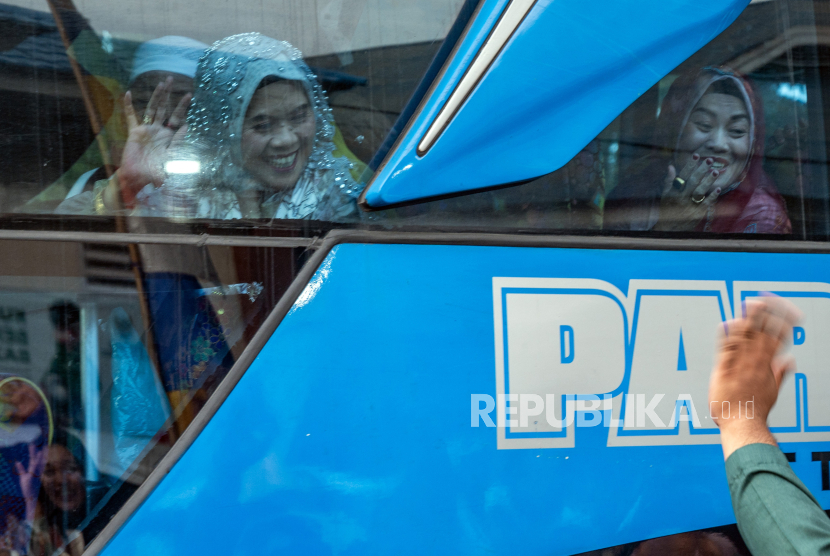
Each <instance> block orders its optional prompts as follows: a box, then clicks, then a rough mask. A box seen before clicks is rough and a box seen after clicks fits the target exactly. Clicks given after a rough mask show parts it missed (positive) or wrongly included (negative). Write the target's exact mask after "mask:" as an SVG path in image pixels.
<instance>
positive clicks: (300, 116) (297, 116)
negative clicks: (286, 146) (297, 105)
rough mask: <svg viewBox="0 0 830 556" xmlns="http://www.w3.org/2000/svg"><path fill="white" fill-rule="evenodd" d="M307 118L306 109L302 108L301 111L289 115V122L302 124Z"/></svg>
mask: <svg viewBox="0 0 830 556" xmlns="http://www.w3.org/2000/svg"><path fill="white" fill-rule="evenodd" d="M307 119H308V110H303V111H302V112H295V113H294V114H293V115H292V116H291V123H293V124H302V123H305V121H306V120H307Z"/></svg>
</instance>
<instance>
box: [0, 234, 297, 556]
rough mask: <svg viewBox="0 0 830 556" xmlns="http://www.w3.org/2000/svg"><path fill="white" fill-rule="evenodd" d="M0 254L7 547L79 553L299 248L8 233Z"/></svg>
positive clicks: (1, 466) (257, 319)
mask: <svg viewBox="0 0 830 556" xmlns="http://www.w3.org/2000/svg"><path fill="white" fill-rule="evenodd" d="M32 253H36V256H35V257H33V256H32ZM0 256H2V258H3V260H5V261H13V263H12V264H8V265H6V267H5V268H4V271H3V275H2V276H0V455H2V457H1V458H0V551H2V550H6V551H9V552H10V553H14V552H11V551H16V553H17V554H34V555H38V556H40V555H50V554H55V553H58V552H56V551H57V550H59V549H61V547H64V549H63V550H65V551H66V552H68V553H70V554H79V553H80V552H81V550H82V549H83V548H84V546H85V545H87V544H88V543H89V542H90V541H91V540H92V539H93V538H94V537H95V536H96V535H97V534H98V533H99V532H100V531H101V529H102V528H103V527H104V526H105V525H106V524H107V522H108V520H109V519H110V518H111V517H112V515H113V514H114V513H115V511H117V510H118V508H119V507H120V506H121V505H122V504H123V503H124V501H125V500H126V499H127V498H128V497H129V495H130V494H131V493H132V492H134V491H135V489H136V488H137V487H138V486H139V485H140V484H141V483H142V482H143V481H144V480H145V479H146V477H147V475H148V474H149V473H150V472H151V471H152V469H153V468H154V467H155V466H156V465H157V463H158V462H159V460H160V458H161V457H162V456H164V454H165V453H167V451H168V450H169V449H170V447H171V445H172V444H173V443H174V442H175V441H176V439H177V438H178V437H179V436H180V435H181V433H182V432H183V431H184V429H185V428H186V427H187V426H188V424H190V422H191V421H192V420H193V418H194V417H195V416H196V415H197V414H198V412H199V411H200V410H201V409H202V408H203V407H204V405H205V403H206V402H207V400H208V399H209V398H210V396H211V395H212V394H213V392H214V391H215V390H216V388H217V386H218V385H219V383H220V382H221V380H222V379H223V378H224V377H225V375H226V374H227V373H228V371H229V370H230V368H231V367H232V366H233V364H234V363H235V361H236V360H237V358H238V357H239V355H240V354H241V352H242V350H243V349H244V348H245V346H246V345H247V344H248V342H249V341H250V340H251V338H252V337H253V335H254V334H255V332H256V331H257V330H258V329H259V327H260V326H261V325H262V323H263V321H264V319H265V318H266V316H267V315H268V314H269V313H270V311H271V309H272V308H273V306H274V304H275V303H276V301H277V300H278V299H279V297H280V296H281V295H282V293H283V292H284V291H285V288H287V286H288V284H289V283H290V281H291V280H292V279H293V277H294V274H295V271H296V268H297V267H298V266H299V259H298V257H299V254H295V253H294V250H292V249H270V248H243V247H236V248H218V247H210V248H197V247H192V246H191V247H184V246H176V245H141V246H139V247H138V249H132V250H131V249H129V248H128V247H127V246H124V245H117V244H100V245H97V244H76V243H45V242H22V243H14V242H8V241H3V242H0ZM136 257H139V261H140V262H141V265H140V266H137V265H136V264H134V262H135V258H136ZM51 261H63V264H62V265H61V266H60V267H56V266H54V265H53V264H52V263H51ZM135 268H141V269H142V272H140V273H136V272H135V271H134V269H135Z"/></svg>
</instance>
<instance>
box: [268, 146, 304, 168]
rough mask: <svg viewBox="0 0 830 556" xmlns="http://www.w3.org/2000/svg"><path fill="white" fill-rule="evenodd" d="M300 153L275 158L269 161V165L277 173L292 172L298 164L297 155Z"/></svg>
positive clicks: (295, 152) (297, 151)
mask: <svg viewBox="0 0 830 556" xmlns="http://www.w3.org/2000/svg"><path fill="white" fill-rule="evenodd" d="M299 152H300V151H299V150H296V151H294V152H293V153H290V154H287V155H282V156H273V157H271V158H270V159H268V164H270V165H271V166H272V167H273V168H274V170H275V171H277V172H290V171H291V170H293V169H294V166H296V164H297V153H299Z"/></svg>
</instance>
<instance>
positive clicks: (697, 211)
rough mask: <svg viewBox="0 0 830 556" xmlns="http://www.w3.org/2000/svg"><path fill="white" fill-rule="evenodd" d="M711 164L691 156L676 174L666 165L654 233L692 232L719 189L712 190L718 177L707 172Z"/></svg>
mask: <svg viewBox="0 0 830 556" xmlns="http://www.w3.org/2000/svg"><path fill="white" fill-rule="evenodd" d="M711 164H712V159H711V158H706V159H703V158H701V157H700V156H699V155H697V154H695V155H693V156H692V157H691V158H689V162H687V163H686V165H685V166H684V167H683V169H682V170H680V173H679V174H678V172H677V169H676V168H675V167H674V165H673V164H670V165H669V167H668V171H667V172H666V177H665V179H664V181H663V196H662V197H661V198H660V219H659V220H658V221H657V224H656V225H655V227H654V229H655V230H658V231H667V232H683V231H694V230H695V229H696V228H697V227H698V225H699V224H700V222H701V221H703V220H704V219H705V218H706V215H707V213H708V212H709V210H710V208H711V207H712V206H713V205H714V204H715V202H716V201H717V199H718V195H720V188H716V187H715V181H716V180H717V179H718V176H719V175H720V174H719V172H718V171H717V170H712V169H711Z"/></svg>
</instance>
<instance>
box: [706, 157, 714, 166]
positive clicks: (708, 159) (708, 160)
mask: <svg viewBox="0 0 830 556" xmlns="http://www.w3.org/2000/svg"><path fill="white" fill-rule="evenodd" d="M712 162H714V160H712V159H711V158H707V159H706V164H709V165H711V164H712Z"/></svg>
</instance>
